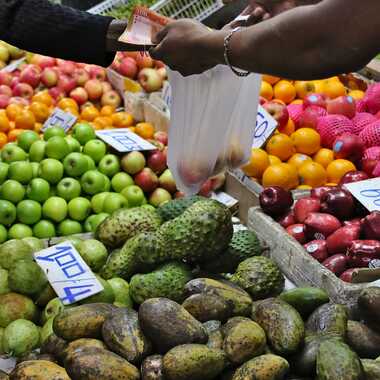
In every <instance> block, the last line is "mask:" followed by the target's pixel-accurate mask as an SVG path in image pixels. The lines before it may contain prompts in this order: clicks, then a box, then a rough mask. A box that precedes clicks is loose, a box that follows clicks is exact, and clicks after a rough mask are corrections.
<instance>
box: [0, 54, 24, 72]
mask: <svg viewBox="0 0 380 380" xmlns="http://www.w3.org/2000/svg"><path fill="white" fill-rule="evenodd" d="M24 61H25V57H22V58H20V59H17V60H16V61H13V62H12V63H10V64H9V65H8V66H5V67H4V68H3V69H1V70H0V71H6V72H8V73H13V71H15V70H17V68H18V67H19V66H20V65H21V64H22V63H23V62H24Z"/></svg>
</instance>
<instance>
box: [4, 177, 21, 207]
mask: <svg viewBox="0 0 380 380" xmlns="http://www.w3.org/2000/svg"><path fill="white" fill-rule="evenodd" d="M24 195H25V189H24V186H22V185H21V183H20V182H17V181H14V180H13V179H8V180H6V181H5V182H4V183H3V185H2V186H1V199H5V200H6V201H9V202H12V203H14V204H16V203H18V202H20V201H21V200H23V199H24Z"/></svg>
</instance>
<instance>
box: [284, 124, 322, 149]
mask: <svg viewBox="0 0 380 380" xmlns="http://www.w3.org/2000/svg"><path fill="white" fill-rule="evenodd" d="M290 137H291V139H292V141H293V144H294V147H295V148H296V151H297V152H298V153H303V154H309V155H311V154H314V153H316V152H318V150H319V149H321V136H320V135H319V133H318V132H317V131H316V130H315V129H312V128H300V129H297V130H296V131H295V132H294V133H292V135H291V136H290Z"/></svg>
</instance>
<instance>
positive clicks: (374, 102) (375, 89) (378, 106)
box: [364, 83, 380, 114]
mask: <svg viewBox="0 0 380 380" xmlns="http://www.w3.org/2000/svg"><path fill="white" fill-rule="evenodd" d="M364 102H365V106H366V108H367V111H368V112H370V113H372V114H375V113H377V112H379V111H380V83H375V84H373V85H371V86H369V87H368V89H367V92H366V94H365V97H364Z"/></svg>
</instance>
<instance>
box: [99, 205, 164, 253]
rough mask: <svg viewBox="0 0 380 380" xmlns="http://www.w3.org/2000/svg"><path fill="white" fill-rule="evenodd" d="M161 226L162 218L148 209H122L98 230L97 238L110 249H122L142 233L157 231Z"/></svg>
mask: <svg viewBox="0 0 380 380" xmlns="http://www.w3.org/2000/svg"><path fill="white" fill-rule="evenodd" d="M160 225H161V217H160V216H159V215H158V213H157V212H156V211H155V210H151V209H148V208H141V207H135V208H130V209H126V208H122V209H120V210H117V211H115V212H114V213H112V215H110V216H109V217H108V218H106V219H105V220H104V221H103V222H102V223H101V224H100V225H99V226H98V228H97V229H96V232H95V236H96V238H97V239H98V240H100V241H101V242H102V243H104V244H105V245H106V246H108V247H110V248H118V247H121V246H122V245H123V244H124V243H125V242H126V241H127V240H128V239H130V238H132V237H134V236H136V235H137V234H138V233H140V232H148V231H155V230H157V229H158V228H159V227H160Z"/></svg>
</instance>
